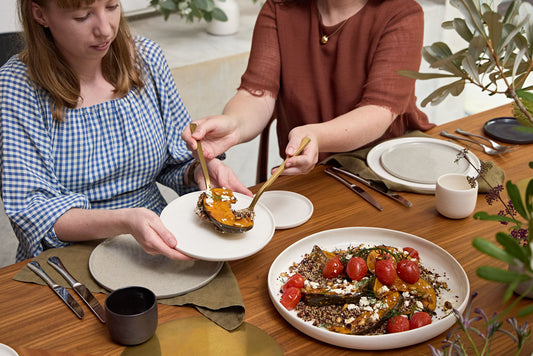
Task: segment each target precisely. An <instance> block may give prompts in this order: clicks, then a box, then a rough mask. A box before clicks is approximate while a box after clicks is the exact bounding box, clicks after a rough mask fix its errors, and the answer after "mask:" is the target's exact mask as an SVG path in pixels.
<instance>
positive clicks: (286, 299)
mask: <svg viewBox="0 0 533 356" xmlns="http://www.w3.org/2000/svg"><path fill="white" fill-rule="evenodd" d="M301 298H302V292H300V288H296V287H289V288H287V290H285V292H283V294H282V295H281V299H280V301H279V302H280V303H281V305H283V306H284V307H285V308H286V309H287V310H292V309H294V308H296V305H297V304H298V302H299V301H300V299H301Z"/></svg>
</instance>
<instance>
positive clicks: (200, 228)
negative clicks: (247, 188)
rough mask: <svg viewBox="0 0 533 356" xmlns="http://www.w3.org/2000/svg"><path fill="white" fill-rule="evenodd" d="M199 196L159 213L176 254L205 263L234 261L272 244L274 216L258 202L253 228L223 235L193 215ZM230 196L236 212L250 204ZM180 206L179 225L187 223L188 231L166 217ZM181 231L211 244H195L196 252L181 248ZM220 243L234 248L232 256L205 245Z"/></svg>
mask: <svg viewBox="0 0 533 356" xmlns="http://www.w3.org/2000/svg"><path fill="white" fill-rule="evenodd" d="M201 193H202V191H194V192H191V193H188V194H185V195H182V196H179V197H178V198H176V199H174V200H173V201H171V202H170V203H169V204H168V205H167V206H166V207H165V208H164V209H163V211H162V212H161V215H160V217H161V220H162V222H163V225H165V227H166V228H167V229H169V230H170V231H171V232H172V233H173V234H174V236H175V237H176V239H177V240H178V241H177V245H176V250H178V251H180V252H182V253H184V254H186V255H188V256H190V257H192V258H197V259H201V260H204V261H235V260H240V259H243V258H246V257H250V256H252V255H254V254H256V253H258V252H259V251H261V250H262V249H263V248H264V247H265V246H266V245H267V244H268V243H269V242H270V241H271V240H272V237H273V236H274V232H275V223H274V216H273V215H272V213H271V212H270V210H268V209H267V208H266V207H265V206H264V205H263V204H261V202H257V204H256V205H255V207H254V212H255V220H254V227H253V228H252V229H251V230H250V231H247V232H244V233H242V234H223V233H220V232H217V231H215V229H214V227H213V226H212V225H211V224H210V223H209V222H206V221H203V220H202V219H200V217H198V216H197V215H196V213H195V212H194V209H195V207H196V202H197V200H198V196H199V195H200V194H201ZM233 194H234V195H235V197H236V198H237V203H236V204H235V206H234V208H235V209H241V208H245V207H247V206H248V205H249V204H250V202H251V201H252V198H250V197H249V196H247V195H244V194H241V193H237V192H234V193H233ZM180 204H183V205H184V207H183V211H182V213H183V214H185V215H178V214H177V215H176V216H180V218H181V219H182V221H185V220H186V222H187V223H190V226H188V227H187V226H175V223H176V221H177V220H175V219H174V220H173V219H171V217H170V216H169V214H171V213H172V210H173V209H177V208H176V206H178V205H180ZM183 228H185V229H187V228H188V229H191V230H190V231H189V232H192V233H195V235H193V238H194V239H198V237H199V236H209V240H210V241H209V240H208V241H207V244H206V241H204V244H203V245H201V246H200V248H198V246H199V245H198V244H197V248H194V249H192V250H191V249H190V248H189V247H187V245H185V247H184V244H183V243H180V238H181V237H182V236H183V235H184V234H183V233H182V232H183V230H182V229H183ZM232 237H234V238H232ZM243 239H247V240H249V241H244V243H242V240H243ZM219 241H224V242H227V245H228V246H230V245H233V246H234V247H235V248H234V249H233V250H232V251H233V252H232V253H220V252H221V251H222V250H220V249H217V248H216V246H215V245H209V244H208V243H209V242H216V243H218V242H219ZM182 242H183V241H182ZM248 242H250V244H248V245H246V243H248ZM208 252H210V253H208Z"/></svg>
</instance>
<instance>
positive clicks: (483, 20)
mask: <svg viewBox="0 0 533 356" xmlns="http://www.w3.org/2000/svg"><path fill="white" fill-rule="evenodd" d="M450 4H451V5H452V6H454V7H456V8H457V9H458V10H459V11H460V12H461V14H462V15H463V16H464V18H455V19H453V20H451V21H446V22H444V23H443V24H442V27H443V28H444V29H449V30H450V29H453V30H455V31H456V33H457V34H458V35H459V36H460V37H461V38H462V39H463V40H465V41H466V42H467V46H466V48H463V49H461V50H458V51H456V52H453V51H452V50H451V49H450V47H449V46H448V45H447V44H446V43H444V42H435V43H433V44H432V45H431V46H425V47H424V48H423V50H422V55H423V58H424V60H425V61H426V62H428V64H429V65H430V68H432V69H439V70H440V71H442V72H440V73H421V72H414V71H408V70H402V71H399V74H401V75H404V76H407V77H410V78H414V79H420V80H428V79H439V78H448V79H450V82H449V83H447V84H445V85H444V86H442V87H440V88H438V89H436V90H435V91H434V92H432V93H431V94H430V95H429V96H428V97H426V98H425V99H424V100H423V101H422V103H421V105H422V106H426V105H427V104H432V105H437V104H439V103H441V102H442V101H443V100H444V99H445V98H446V97H448V95H452V96H458V95H460V94H461V93H462V92H463V90H464V88H465V85H466V84H469V83H470V84H473V85H476V86H478V87H479V88H481V90H482V91H485V92H487V93H488V94H489V95H496V94H503V95H506V96H507V97H509V98H512V99H513V100H514V102H513V103H514V111H515V117H516V118H517V119H518V120H520V123H521V124H522V125H523V126H525V127H526V130H527V131H533V94H531V93H529V92H528V90H530V89H532V87H531V86H528V87H525V82H526V79H527V78H528V76H529V74H530V73H531V71H532V69H533V21H532V19H531V18H530V17H529V15H525V16H524V15H523V14H521V12H520V11H519V10H520V7H521V6H522V1H521V0H514V1H511V2H509V7H508V9H507V11H506V12H505V14H504V15H502V14H500V13H498V11H497V9H494V8H493V4H489V3H488V2H485V1H482V0H450ZM443 72H444V73H443Z"/></svg>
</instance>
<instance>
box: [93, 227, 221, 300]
mask: <svg viewBox="0 0 533 356" xmlns="http://www.w3.org/2000/svg"><path fill="white" fill-rule="evenodd" d="M126 238H128V239H133V240H135V238H134V237H133V236H131V235H129V234H122V235H117V236H114V237H112V238H109V239H106V240H105V241H104V242H102V243H100V244H99V245H98V246H96V247H95V248H94V249H93V251H92V252H91V254H90V256H89V263H88V265H89V266H88V267H89V272H90V274H91V276H92V277H93V278H94V280H95V281H96V282H97V283H98V284H99V285H100V286H102V287H103V288H105V289H106V290H108V291H111V292H112V291H114V290H116V289H119V288H123V287H127V286H131V285H132V283H129V282H125V283H119V284H116V283H115V282H110V281H109V280H107V281H106V280H105V278H102V277H101V275H100V272H99V271H97V270H96V268H95V267H94V265H95V263H96V262H95V259H96V258H97V256H98V254H99V253H102V252H101V251H102V250H103V249H105V248H106V247H109V245H111V244H114V243H120V241H119V240H121V239H124V240H125V239H126ZM117 241H118V242H117ZM139 248H141V247H140V246H139ZM161 258H162V257H161ZM116 262H117V261H116V260H113V263H114V264H116ZM170 262H171V263H180V262H183V263H190V262H191V261H170ZM192 262H195V261H192ZM197 262H199V263H204V264H207V263H210V264H213V267H212V268H210V269H209V271H210V272H209V275H208V276H204V278H202V279H198V282H196V284H194V285H192V286H189V287H188V288H185V289H177V290H176V291H174V292H169V291H167V292H164V293H163V292H162V290H160V289H157V288H156V287H153V286H148V285H141V286H142V287H149V288H150V289H151V290H152V291H153V292H154V294H155V295H156V297H157V299H163V298H171V297H176V296H180V295H184V294H187V293H190V292H192V291H195V290H197V289H200V288H202V287H204V286H205V285H207V284H208V283H209V282H211V281H212V280H213V279H215V277H216V276H217V275H218V274H219V273H220V271H221V270H222V267H223V266H224V262H222V261H217V262H214V261H197ZM215 264H216V266H215ZM135 284H136V285H139V283H135Z"/></svg>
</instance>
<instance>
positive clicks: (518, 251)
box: [496, 232, 528, 264]
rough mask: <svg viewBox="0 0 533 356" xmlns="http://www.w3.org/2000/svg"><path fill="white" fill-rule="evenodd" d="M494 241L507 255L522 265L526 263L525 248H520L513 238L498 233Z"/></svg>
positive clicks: (503, 233)
mask: <svg viewBox="0 0 533 356" xmlns="http://www.w3.org/2000/svg"><path fill="white" fill-rule="evenodd" d="M496 241H498V242H499V243H500V245H502V246H503V249H504V250H505V252H507V253H508V254H509V255H511V256H514V257H515V258H516V259H518V260H520V261H521V262H522V263H524V264H527V263H528V261H527V252H526V247H523V246H520V243H519V242H518V241H517V240H516V239H515V238H514V237H512V236H511V235H509V234H506V233H505V232H498V233H497V234H496ZM513 264H514V263H513Z"/></svg>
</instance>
